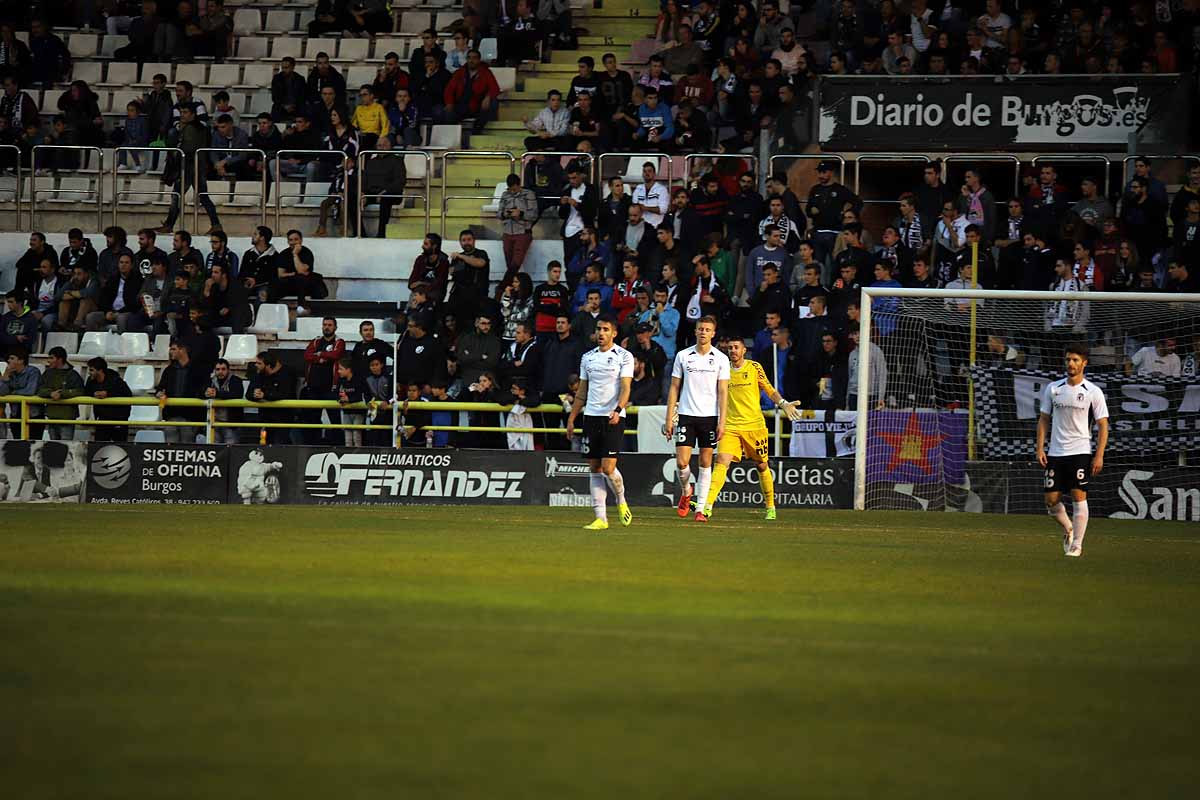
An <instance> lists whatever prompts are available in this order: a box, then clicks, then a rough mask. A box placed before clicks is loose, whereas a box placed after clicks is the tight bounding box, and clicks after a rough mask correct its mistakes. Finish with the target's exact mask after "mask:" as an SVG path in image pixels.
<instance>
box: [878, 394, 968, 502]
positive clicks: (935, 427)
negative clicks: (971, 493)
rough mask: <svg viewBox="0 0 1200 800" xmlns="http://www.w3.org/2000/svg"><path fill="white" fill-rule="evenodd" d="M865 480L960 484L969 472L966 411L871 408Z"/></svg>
mask: <svg viewBox="0 0 1200 800" xmlns="http://www.w3.org/2000/svg"><path fill="white" fill-rule="evenodd" d="M867 435H868V437H869V438H868V441H867V480H868V481H870V482H873V481H880V482H888V483H947V484H959V483H962V481H963V476H964V475H965V474H966V463H967V415H966V414H965V413H959V412H953V411H932V410H931V411H872V412H871V413H870V418H869V420H868V422H867Z"/></svg>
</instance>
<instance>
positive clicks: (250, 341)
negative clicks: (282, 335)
mask: <svg viewBox="0 0 1200 800" xmlns="http://www.w3.org/2000/svg"><path fill="white" fill-rule="evenodd" d="M257 355H258V337H257V336H255V335H254V334H252V333H240V334H239V333H235V334H233V335H232V336H230V337H229V341H228V342H227V343H226V344H225V358H226V359H227V360H229V361H231V362H236V363H239V364H244V363H246V362H247V361H253V360H254V358H255V356H257Z"/></svg>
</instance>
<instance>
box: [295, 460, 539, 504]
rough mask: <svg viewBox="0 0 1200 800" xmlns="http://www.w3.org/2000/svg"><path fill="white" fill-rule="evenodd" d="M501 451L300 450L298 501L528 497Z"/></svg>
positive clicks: (467, 500) (421, 501)
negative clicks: (301, 479)
mask: <svg viewBox="0 0 1200 800" xmlns="http://www.w3.org/2000/svg"><path fill="white" fill-rule="evenodd" d="M505 455H506V454H505V453H502V452H496V453H492V452H488V451H484V450H472V451H466V452H461V451H442V452H429V451H415V452H414V451H396V450H365V449H364V450H312V449H307V448H305V449H303V450H302V452H301V458H302V459H303V464H304V468H303V472H304V495H305V496H304V497H303V498H300V499H299V502H307V503H319V504H335V503H374V504H385V505H404V504H409V503H412V504H422V505H428V504H437V503H455V504H458V503H497V502H503V501H511V500H518V501H520V500H525V499H526V498H527V497H528V487H527V485H526V476H527V475H528V473H527V472H526V471H525V470H520V469H514V468H513V467H514V466H517V465H516V464H513V463H512V462H511V461H506V459H505V458H504V456H505Z"/></svg>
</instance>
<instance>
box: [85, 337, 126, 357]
mask: <svg viewBox="0 0 1200 800" xmlns="http://www.w3.org/2000/svg"><path fill="white" fill-rule="evenodd" d="M120 352H121V342H120V338H119V337H118V336H117V335H116V334H112V333H109V332H108V331H86V332H84V334H83V338H82V339H80V340H79V350H78V355H81V356H89V357H91V356H111V355H118V354H120Z"/></svg>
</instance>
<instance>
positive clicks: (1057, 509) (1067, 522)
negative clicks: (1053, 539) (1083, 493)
mask: <svg viewBox="0 0 1200 800" xmlns="http://www.w3.org/2000/svg"><path fill="white" fill-rule="evenodd" d="M1046 513H1047V514H1049V515H1050V516H1052V517H1054V518H1055V519H1056V520H1058V524H1059V525H1062V529H1063V530H1064V531H1065V530H1068V529H1069V528H1070V527H1071V518H1070V517H1068V516H1067V507H1066V506H1064V505H1063V504H1062V501H1061V500H1059V501H1058V502H1057V503H1055V504H1054V505H1052V506H1046Z"/></svg>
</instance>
